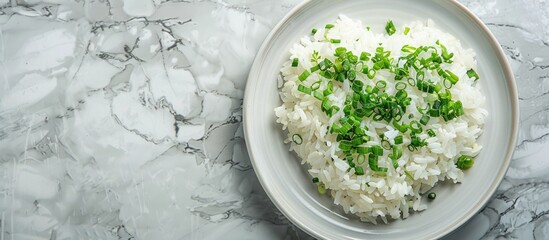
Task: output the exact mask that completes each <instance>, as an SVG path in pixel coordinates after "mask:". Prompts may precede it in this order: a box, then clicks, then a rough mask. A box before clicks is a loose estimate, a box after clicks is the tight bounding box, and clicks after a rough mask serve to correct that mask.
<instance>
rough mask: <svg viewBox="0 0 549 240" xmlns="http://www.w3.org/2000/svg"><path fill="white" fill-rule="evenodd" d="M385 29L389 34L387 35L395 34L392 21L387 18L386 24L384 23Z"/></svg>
mask: <svg viewBox="0 0 549 240" xmlns="http://www.w3.org/2000/svg"><path fill="white" fill-rule="evenodd" d="M385 31H387V34H389V36H391V35H393V34H395V32H396V28H395V25H394V24H393V21H391V20H389V22H387V25H385Z"/></svg>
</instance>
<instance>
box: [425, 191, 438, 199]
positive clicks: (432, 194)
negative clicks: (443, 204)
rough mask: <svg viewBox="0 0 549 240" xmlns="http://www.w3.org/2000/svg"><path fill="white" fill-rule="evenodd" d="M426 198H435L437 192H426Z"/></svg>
mask: <svg viewBox="0 0 549 240" xmlns="http://www.w3.org/2000/svg"><path fill="white" fill-rule="evenodd" d="M427 198H429V199H431V200H435V198H437V194H436V193H434V192H430V193H429V194H427Z"/></svg>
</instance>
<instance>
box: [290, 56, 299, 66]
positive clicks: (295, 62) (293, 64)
mask: <svg viewBox="0 0 549 240" xmlns="http://www.w3.org/2000/svg"><path fill="white" fill-rule="evenodd" d="M297 65H299V60H298V59H297V58H294V60H293V61H292V67H297Z"/></svg>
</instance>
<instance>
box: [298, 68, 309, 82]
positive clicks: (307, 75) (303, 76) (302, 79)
mask: <svg viewBox="0 0 549 240" xmlns="http://www.w3.org/2000/svg"><path fill="white" fill-rule="evenodd" d="M309 75H311V73H310V72H309V71H307V70H305V71H303V72H302V73H301V74H300V75H299V77H298V78H299V80H300V81H305V79H307V78H308V77H309Z"/></svg>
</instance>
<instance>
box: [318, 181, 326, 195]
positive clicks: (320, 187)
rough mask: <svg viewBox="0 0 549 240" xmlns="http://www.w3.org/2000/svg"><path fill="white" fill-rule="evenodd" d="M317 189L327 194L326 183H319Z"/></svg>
mask: <svg viewBox="0 0 549 240" xmlns="http://www.w3.org/2000/svg"><path fill="white" fill-rule="evenodd" d="M317 189H318V193H320V194H322V195H324V194H326V185H324V183H319V184H318V188H317Z"/></svg>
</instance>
